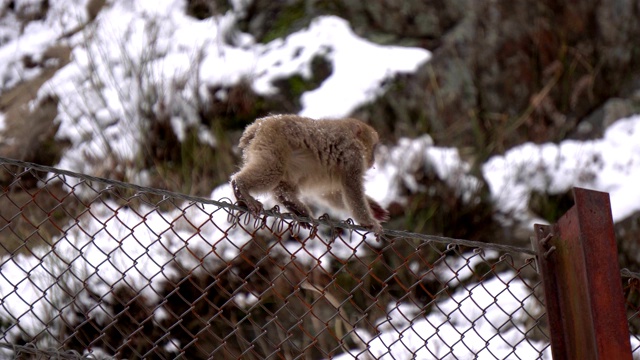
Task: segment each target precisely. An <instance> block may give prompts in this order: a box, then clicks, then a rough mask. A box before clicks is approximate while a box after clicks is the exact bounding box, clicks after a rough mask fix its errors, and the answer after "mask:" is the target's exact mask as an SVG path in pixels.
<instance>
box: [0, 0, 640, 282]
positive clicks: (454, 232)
mask: <svg viewBox="0 0 640 360" xmlns="http://www.w3.org/2000/svg"><path fill="white" fill-rule="evenodd" d="M639 18H640V3H639V2H638V1H634V0H599V1H596V0H578V1H572V2H564V3H563V2H557V1H551V0H541V1H536V2H531V1H524V0H492V1H476V0H447V1H441V0H427V1H425V0H415V1H413V0H405V1H396V0H372V1H366V2H362V1H351V0H282V1H271V0H229V1H225V0H161V1H154V2H151V1H133V0H111V1H105V0H88V1H84V0H56V1H51V0H0V140H1V143H0V156H2V157H9V158H13V159H19V160H25V161H29V162H35V163H38V164H42V165H50V166H55V167H60V168H64V169H69V170H72V171H77V172H81V173H85V174H90V175H95V176H101V177H107V178H110V179H116V180H121V181H125V182H132V183H136V184H139V185H144V186H151V187H157V188H162V189H168V190H172V191H176V192H180V193H185V194H190V195H197V196H202V197H212V196H213V195H212V192H213V191H214V190H215V189H228V185H227V181H228V179H229V176H230V175H231V174H232V173H233V172H234V171H236V170H237V169H238V167H239V163H240V160H241V159H240V154H239V152H238V150H237V147H236V145H237V141H238V139H239V136H240V134H241V132H242V130H243V129H244V127H245V126H246V125H247V124H249V123H251V122H252V121H253V120H254V119H256V118H258V117H262V116H266V115H269V114H279V113H298V114H301V115H304V116H309V117H314V118H324V117H356V118H359V119H362V120H364V121H366V122H368V123H369V124H371V125H372V126H374V127H375V128H376V129H377V130H378V131H379V133H380V135H381V138H382V143H383V145H384V146H383V147H382V148H381V149H380V151H379V154H378V163H377V164H376V167H375V169H373V170H372V171H371V172H370V173H369V174H368V176H367V189H368V192H369V193H370V194H371V195H372V196H374V197H375V198H376V199H377V200H379V201H381V202H382V203H383V205H385V206H386V207H388V208H389V210H390V211H391V215H392V219H391V221H390V222H389V223H388V224H387V225H386V226H387V227H388V228H393V229H401V230H407V231H412V232H419V233H427V234H434V235H444V236H448V237H455V238H464V239H470V240H479V241H484V242H497V243H506V244H511V245H518V246H528V245H529V236H531V234H532V224H533V223H535V222H540V223H548V222H554V221H555V220H556V219H557V218H558V216H560V215H562V214H563V213H564V212H565V211H566V210H567V209H568V208H569V207H570V206H571V205H572V204H573V201H572V199H571V191H570V189H571V187H572V186H581V187H588V188H592V189H596V190H601V191H607V192H610V194H611V198H612V208H613V215H614V219H615V221H616V230H617V239H618V247H619V250H620V261H621V263H620V265H621V267H627V268H630V269H632V270H635V271H638V270H640V267H639V266H638V262H639V261H640V251H639V250H640V249H639V243H640V190H639V189H638V188H639V187H638V184H639V183H640V145H639V144H640V116H638V115H635V114H638V113H640V42H639V41H638V39H640V22H639V21H638V19H639ZM0 181H1V182H3V185H7V182H8V181H11V179H0ZM29 186H34V187H37V186H38V182H37V181H34V182H33V184H31V185H29ZM218 194H220V192H218ZM222 194H230V192H228V191H227V190H224V191H222ZM229 197H230V196H229ZM43 201H44V200H43Z"/></svg>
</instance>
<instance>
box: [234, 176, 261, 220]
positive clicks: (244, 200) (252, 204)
mask: <svg viewBox="0 0 640 360" xmlns="http://www.w3.org/2000/svg"><path fill="white" fill-rule="evenodd" d="M240 184H241V183H240ZM231 188H232V189H233V195H235V197H236V200H238V205H239V206H244V207H246V208H247V209H248V210H249V212H250V213H252V214H253V215H258V214H259V213H260V210H261V209H262V203H261V202H260V201H258V200H256V199H254V198H253V196H251V195H249V193H248V192H247V191H246V190H245V189H244V187H243V186H242V185H239V184H238V181H237V180H236V179H232V180H231Z"/></svg>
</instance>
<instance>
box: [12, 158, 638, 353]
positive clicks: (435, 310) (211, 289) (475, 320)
mask: <svg viewBox="0 0 640 360" xmlns="http://www.w3.org/2000/svg"><path fill="white" fill-rule="evenodd" d="M0 184H1V185H2V193H1V194H0V237H1V239H2V241H1V243H0V256H1V257H0V302H1V303H0V331H1V335H0V357H3V358H4V357H12V356H13V357H20V358H25V359H28V358H52V357H57V358H60V359H67V358H81V357H84V358H128V359H134V358H158V359H173V358H184V359H209V358H213V359H324V358H336V359H337V358H339V359H348V358H358V359H373V358H375V359H410V358H417V359H434V358H437V359H445V358H446V359H449V358H458V359H466V358H473V357H480V358H497V359H503V358H513V359H518V358H519V359H534V358H549V357H550V350H549V346H548V343H549V338H548V335H547V330H546V325H545V324H544V321H543V320H542V319H543V318H544V316H543V315H544V306H543V304H542V302H541V299H542V290H541V284H540V279H539V276H538V274H537V273H536V271H535V261H534V260H533V256H532V255H531V251H529V250H526V249H516V248H510V247H506V246H497V245H490V244H481V243H475V242H470V241H463V240H455V239H446V238H439V237H435V236H424V235H417V234H408V233H402V232H397V231H395V232H394V231H388V232H387V233H386V236H385V238H384V239H383V241H381V242H377V241H376V239H375V237H373V236H372V235H370V234H368V233H367V232H366V231H364V230H363V229H361V228H358V227H357V226H353V225H350V224H349V223H340V224H337V223H335V222H331V221H328V220H323V221H319V222H318V221H316V222H314V227H313V229H311V230H306V229H303V228H300V227H299V226H298V225H297V222H296V221H294V220H293V219H291V218H288V217H287V216H282V215H280V214H277V212H274V211H270V212H268V213H269V214H270V215H269V216H266V215H265V216H264V217H262V218H259V219H255V218H253V217H251V216H249V215H248V214H242V213H241V212H239V211H238V208H236V207H235V206H234V205H233V204H231V201H229V200H226V201H225V200H223V201H212V200H206V199H196V198H191V197H188V196H184V195H179V194H172V193H169V192H165V191H160V190H154V189H146V188H141V187H138V186H133V185H128V184H122V183H117V182H113V181H108V180H104V179H98V178H93V177H89V176H85V175H79V174H73V173H70V172H66V171H61V170H56V169H52V168H47V167H41V166H37V165H33V164H24V163H20V162H15V161H12V160H7V159H4V160H3V159H0ZM636 316H637V311H636ZM52 353H55V354H56V355H55V356H51V354H52Z"/></svg>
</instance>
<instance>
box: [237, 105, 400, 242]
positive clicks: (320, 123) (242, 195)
mask: <svg viewBox="0 0 640 360" xmlns="http://www.w3.org/2000/svg"><path fill="white" fill-rule="evenodd" d="M377 143H378V133H377V132H376V131H375V130H374V129H373V128H372V127H371V126H369V125H367V124H365V123H363V122H362V121H360V120H356V119H340V120H313V119H310V118H305V117H300V116H297V115H275V116H268V117H265V118H261V119H257V120H256V121H255V122H254V123H253V124H251V125H249V126H248V127H247V128H246V129H245V130H244V133H243V134H242V137H241V138H240V143H239V145H238V146H239V147H240V149H242V151H243V159H244V164H243V166H242V168H241V169H240V171H239V172H237V173H236V174H234V175H233V176H232V177H231V186H232V188H233V192H234V194H235V196H236V198H237V200H238V203H239V204H243V205H246V206H247V208H248V209H249V211H250V212H251V213H252V214H254V215H257V214H258V213H259V212H260V210H261V209H262V204H261V203H260V202H259V201H258V200H256V199H254V198H253V197H252V196H251V194H252V193H254V194H255V193H271V194H273V195H274V196H275V199H276V200H277V201H278V202H280V203H281V204H282V205H284V206H285V207H286V208H287V209H288V210H289V211H290V212H292V213H293V214H295V215H297V216H304V217H308V216H309V215H310V213H311V211H310V210H309V207H308V206H307V205H305V204H304V203H303V202H301V201H300V199H299V197H298V196H299V194H300V193H303V194H310V193H312V194H315V195H319V196H321V197H322V198H323V199H324V200H325V201H326V202H327V203H328V204H329V205H331V206H333V207H336V208H339V209H345V208H346V209H347V210H348V211H349V212H350V214H351V216H352V217H353V219H354V220H355V221H357V222H358V223H359V224H360V225H362V226H365V227H368V228H370V229H372V230H373V231H374V232H375V233H376V234H378V235H380V234H381V233H382V231H383V229H382V226H381V225H380V222H379V221H387V220H389V212H388V211H387V210H385V209H384V208H383V207H382V206H380V204H378V203H377V202H376V201H375V200H373V199H372V198H370V197H368V196H366V195H365V193H364V179H363V177H364V174H365V172H366V171H367V169H369V168H370V167H372V166H373V161H374V159H373V156H374V149H375V147H376V145H377ZM302 225H303V226H304V227H308V224H302Z"/></svg>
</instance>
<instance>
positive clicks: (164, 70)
mask: <svg viewBox="0 0 640 360" xmlns="http://www.w3.org/2000/svg"><path fill="white" fill-rule="evenodd" d="M183 7H184V3H183V2H182V1H179V0H162V1H157V2H124V1H119V2H114V3H113V4H111V5H110V6H109V7H107V8H106V9H105V10H103V11H102V12H100V14H99V16H98V17H97V19H96V20H95V22H94V23H92V24H91V25H90V26H89V27H88V29H87V31H86V32H83V33H79V34H78V35H76V36H74V37H73V38H72V40H71V42H72V43H73V44H74V45H76V46H75V47H74V50H73V53H72V62H71V63H70V64H68V65H67V66H66V67H65V68H64V69H62V70H61V71H59V72H58V73H57V74H56V75H55V77H54V78H53V79H51V80H50V81H49V82H48V83H46V84H45V85H44V86H43V88H42V89H41V91H40V97H41V98H44V97H46V96H49V95H55V96H57V97H58V98H59V99H60V105H59V108H60V109H59V110H60V114H59V116H58V119H57V121H59V122H60V123H61V127H60V130H59V131H58V134H57V136H58V137H60V138H67V139H70V140H71V142H72V143H73V146H72V149H71V150H70V151H67V152H66V153H65V155H64V157H63V159H62V161H61V162H60V166H61V167H64V168H68V169H70V170H75V171H79V172H88V173H92V172H94V171H93V170H95V169H93V168H92V166H91V164H90V163H87V162H86V161H84V159H85V158H86V156H85V155H86V154H91V156H93V157H95V158H97V159H107V158H109V157H110V156H116V157H117V159H119V160H120V161H118V162H121V163H122V162H126V161H127V160H132V159H134V158H135V156H136V154H137V152H138V149H137V147H136V145H135V144H139V143H140V138H141V134H144V124H142V123H141V122H140V120H139V119H140V117H141V116H140V109H141V108H143V109H144V108H145V107H146V108H148V109H154V110H158V109H165V110H164V111H166V112H167V115H168V116H169V117H170V118H171V119H172V124H174V129H175V130H176V132H177V133H178V136H179V137H181V135H182V134H181V132H182V129H184V128H185V127H186V126H189V125H191V126H193V125H195V124H198V118H197V114H196V110H195V104H196V103H197V101H196V100H195V99H197V98H201V99H203V101H202V102H206V99H207V98H208V97H209V96H211V95H209V91H208V89H209V88H212V87H214V86H219V85H232V84H235V83H237V82H239V81H241V80H243V79H244V80H248V81H250V82H251V84H252V86H253V89H254V90H255V91H256V92H257V93H259V94H270V93H272V92H274V91H275V90H276V89H275V88H274V86H273V85H272V82H273V81H274V80H277V79H281V78H286V77H290V76H293V75H295V74H299V75H301V76H303V77H306V78H309V77H310V76H311V75H312V74H311V67H310V65H311V62H312V60H313V59H314V58H315V57H317V56H322V57H325V58H326V59H327V61H329V62H330V63H331V65H332V68H333V73H332V74H331V76H329V78H328V79H326V81H324V82H323V84H322V85H321V86H320V87H319V88H318V89H316V90H314V91H311V92H308V93H305V94H304V95H303V97H302V100H301V101H302V104H303V106H304V109H303V110H302V112H301V114H303V115H306V116H313V117H344V116H347V115H349V113H350V112H351V111H352V110H353V109H354V108H355V107H357V106H358V105H361V104H363V103H365V102H367V101H370V100H371V99H373V98H374V97H375V96H377V95H378V94H379V93H380V92H381V88H380V84H381V83H382V82H383V81H384V80H385V79H387V78H389V77H391V76H393V75H395V74H397V73H400V72H413V71H415V70H416V68H417V67H418V66H419V65H420V64H422V63H424V62H425V61H427V60H428V59H429V56H430V53H429V52H428V51H426V50H424V49H418V48H405V47H397V46H379V45H375V44H373V43H370V42H368V41H366V40H364V39H362V38H359V37H358V36H357V35H355V34H354V33H353V31H352V30H351V29H350V28H349V24H348V23H347V22H346V21H345V20H343V19H340V18H338V17H335V16H323V17H319V18H317V19H315V20H314V21H313V22H312V23H311V24H310V26H309V28H308V29H303V30H301V31H299V32H297V33H294V34H291V35H290V36H288V37H287V38H285V39H276V40H274V41H272V42H271V43H269V44H258V43H255V41H254V40H253V38H252V37H251V36H250V35H249V34H243V33H240V32H238V31H237V30H235V27H234V25H235V23H236V22H237V21H238V19H237V15H236V14H235V13H233V12H228V13H226V14H224V15H222V16H218V17H215V18H210V19H206V20H196V19H194V18H191V17H189V16H187V15H185V14H184V10H183ZM22 41H26V39H22ZM40 41H42V42H46V41H47V40H46V39H45V40H40ZM214 96H225V94H223V93H218V94H215V95H214Z"/></svg>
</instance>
